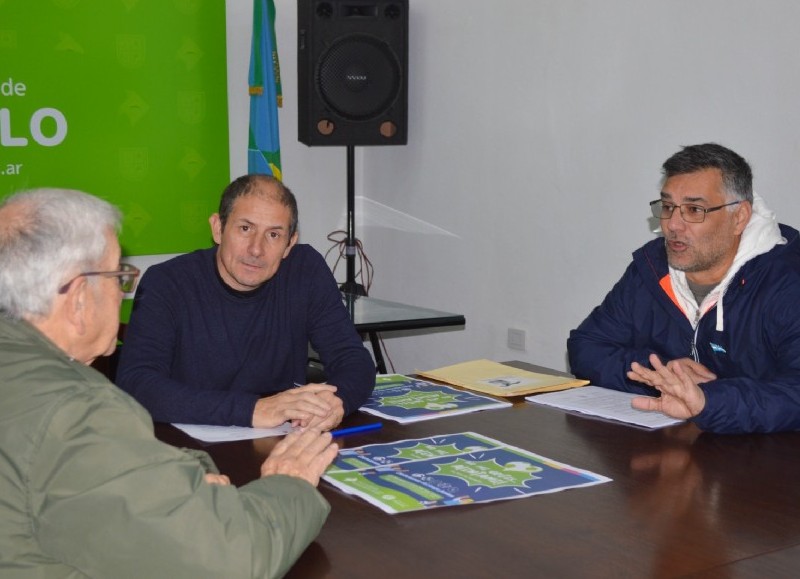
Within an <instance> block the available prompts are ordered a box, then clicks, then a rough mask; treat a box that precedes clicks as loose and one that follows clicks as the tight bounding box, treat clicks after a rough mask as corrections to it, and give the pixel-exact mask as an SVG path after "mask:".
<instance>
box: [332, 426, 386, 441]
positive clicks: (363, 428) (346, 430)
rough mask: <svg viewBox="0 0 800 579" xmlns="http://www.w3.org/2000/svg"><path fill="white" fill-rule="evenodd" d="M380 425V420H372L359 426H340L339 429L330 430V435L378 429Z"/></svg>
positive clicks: (337, 435) (335, 435)
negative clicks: (370, 422) (372, 421)
mask: <svg viewBox="0 0 800 579" xmlns="http://www.w3.org/2000/svg"><path fill="white" fill-rule="evenodd" d="M382 426H383V424H381V423H380V422H374V423H372V424H362V425H361V426H352V427H350V428H340V429H339V430H331V436H332V437H334V438H337V437H339V436H346V435H348V434H360V433H362V432H369V431H370V430H378V429H379V428H380V427H382Z"/></svg>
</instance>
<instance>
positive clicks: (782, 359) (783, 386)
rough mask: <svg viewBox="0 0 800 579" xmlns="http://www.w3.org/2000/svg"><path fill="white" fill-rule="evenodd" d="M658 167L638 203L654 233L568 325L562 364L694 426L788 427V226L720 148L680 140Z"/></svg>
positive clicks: (791, 367) (794, 311)
mask: <svg viewBox="0 0 800 579" xmlns="http://www.w3.org/2000/svg"><path fill="white" fill-rule="evenodd" d="M663 170H664V182H663V185H662V187H661V195H660V198H659V199H656V200H655V201H652V202H651V203H650V207H651V210H652V212H653V216H654V217H655V218H657V219H659V220H660V222H661V229H662V230H663V233H664V237H663V239H656V240H652V241H650V242H649V243H647V244H646V245H645V246H644V247H642V248H640V249H638V250H637V251H636V252H635V253H634V254H633V262H632V263H631V264H630V266H628V269H627V271H626V272H625V274H624V275H623V276H622V279H620V280H619V282H617V284H616V285H615V286H614V288H613V289H612V290H611V292H609V294H608V296H606V298H605V300H604V301H603V303H602V304H600V305H599V306H598V307H597V308H595V309H594V311H592V313H591V314H590V315H589V317H588V318H586V320H584V321H583V322H582V323H581V325H580V326H579V327H578V328H577V329H575V330H573V331H572V333H571V334H570V337H569V340H568V342H567V349H568V350H569V361H570V367H571V369H572V372H573V373H575V374H576V375H577V376H579V377H581V378H586V379H589V380H591V381H592V382H594V383H595V384H597V385H598V386H605V387H607V388H614V389H617V390H624V391H628V392H635V393H639V394H646V395H648V396H649V397H637V398H635V399H634V402H633V405H634V407H636V408H639V409H641V410H660V411H662V412H664V413H666V414H669V415H670V416H674V417H676V418H683V419H691V420H693V421H694V422H695V423H696V424H697V425H698V426H699V427H700V428H702V429H703V430H707V431H711V432H719V433H736V432H774V431H779V430H798V429H800V307H798V306H800V239H799V238H798V232H797V230H795V229H793V228H791V227H787V226H786V225H779V224H778V223H777V221H776V220H775V215H774V213H772V211H770V210H769V209H768V208H767V206H766V204H765V202H764V200H763V199H762V198H761V197H759V196H758V195H755V194H754V193H753V185H752V182H753V176H752V172H751V169H750V166H749V165H748V163H747V162H746V161H745V160H744V159H743V158H742V157H740V156H739V155H738V154H736V153H735V152H733V151H731V150H730V149H727V148H725V147H722V146H721V145H717V144H715V143H707V144H703V145H692V146H689V147H684V148H683V149H682V150H681V151H679V152H678V153H676V154H675V155H673V156H672V157H670V158H669V159H668V160H667V161H666V162H665V163H664V165H663ZM652 396H657V397H655V398H653V397H652Z"/></svg>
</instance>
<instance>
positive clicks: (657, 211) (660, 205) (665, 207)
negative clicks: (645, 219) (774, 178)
mask: <svg viewBox="0 0 800 579" xmlns="http://www.w3.org/2000/svg"><path fill="white" fill-rule="evenodd" d="M738 203H741V201H731V202H730V203H726V204H725V205H717V206H716V207H703V206H702V205H695V204H694V203H682V204H681V205H676V204H675V203H670V202H669V201H663V200H661V199H656V200H655V201H651V202H650V210H651V211H652V212H653V217H657V218H658V219H670V218H672V214H673V213H674V212H675V208H676V207H677V208H679V209H680V212H681V218H682V219H683V220H684V221H686V222H687V223H702V222H703V221H705V220H706V213H711V212H712V211H719V210H720V209H722V208H723V207H730V206H731V205H736V204H738Z"/></svg>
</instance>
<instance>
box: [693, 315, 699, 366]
mask: <svg viewBox="0 0 800 579" xmlns="http://www.w3.org/2000/svg"><path fill="white" fill-rule="evenodd" d="M699 331H700V323H699V322H698V324H697V325H696V326H695V327H694V336H692V359H693V360H694V361H695V362H697V363H698V364H699V363H700V354H699V353H698V352H697V332H699Z"/></svg>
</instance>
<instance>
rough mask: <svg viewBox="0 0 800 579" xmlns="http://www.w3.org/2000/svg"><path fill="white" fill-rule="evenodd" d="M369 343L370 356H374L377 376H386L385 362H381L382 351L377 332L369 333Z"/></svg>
mask: <svg viewBox="0 0 800 579" xmlns="http://www.w3.org/2000/svg"><path fill="white" fill-rule="evenodd" d="M369 341H370V343H371V344H372V354H373V355H374V356H375V367H376V368H377V369H378V373H379V374H386V362H384V361H383V351H382V350H381V342H380V340H379V339H378V332H369Z"/></svg>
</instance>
